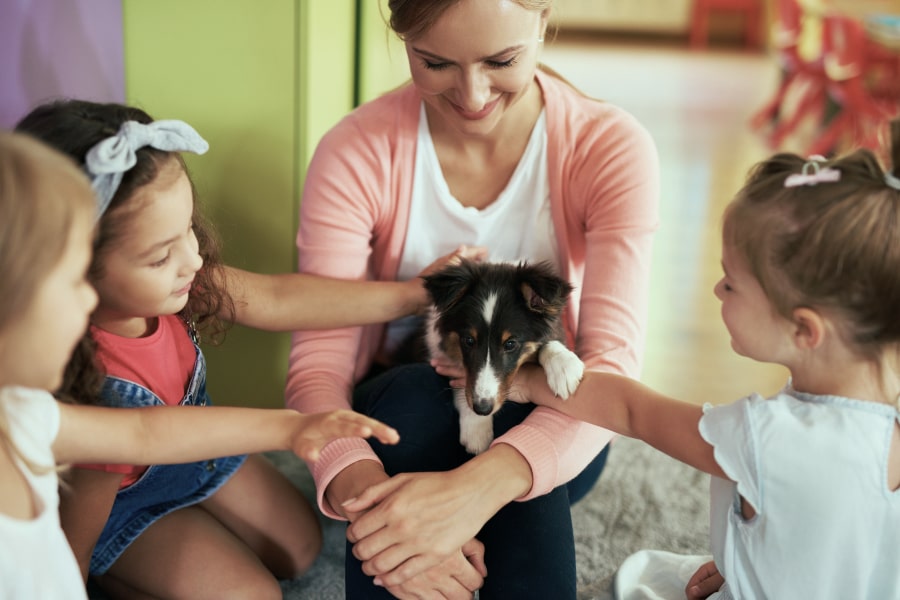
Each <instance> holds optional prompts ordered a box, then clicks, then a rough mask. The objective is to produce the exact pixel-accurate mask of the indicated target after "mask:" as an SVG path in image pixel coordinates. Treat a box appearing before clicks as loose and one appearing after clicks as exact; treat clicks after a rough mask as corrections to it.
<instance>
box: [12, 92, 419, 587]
mask: <svg viewBox="0 0 900 600" xmlns="http://www.w3.org/2000/svg"><path fill="white" fill-rule="evenodd" d="M17 129H18V130H20V131H25V132H28V133H31V134H33V135H35V136H37V137H39V138H41V139H43V140H44V141H46V142H49V143H50V144H51V145H52V146H55V147H56V148H57V149H60V150H63V151H64V152H65V153H67V154H69V155H70V156H71V157H72V158H74V159H75V160H76V161H77V162H78V163H79V164H81V165H83V167H84V169H85V170H86V171H87V173H88V174H89V176H90V177H91V180H92V186H93V188H94V191H95V194H96V196H97V200H98V206H97V219H98V222H97V227H98V234H97V238H96V239H95V241H94V257H93V261H92V263H91V266H90V269H89V271H88V279H89V280H90V282H91V284H93V286H94V287H95V288H96V290H97V293H98V295H99V303H98V305H97V308H96V310H95V311H94V312H93V314H92V315H91V323H90V329H89V332H88V334H87V335H86V336H85V337H84V339H83V340H82V342H81V343H80V344H79V346H78V348H77V349H76V351H75V353H74V355H73V358H72V360H71V362H70V364H69V366H68V368H67V371H66V376H65V379H64V382H63V386H62V389H61V393H63V394H65V395H66V396H68V397H69V398H71V399H73V400H74V401H75V402H78V403H89V404H96V403H99V404H104V405H108V406H117V407H137V406H146V405H178V404H199V405H205V404H207V403H208V398H207V394H206V388H205V362H204V358H203V355H202V353H201V352H200V349H199V346H198V344H197V337H196V336H195V335H194V332H195V327H197V328H202V329H205V330H207V331H210V332H212V333H213V335H215V334H216V333H218V332H220V331H221V330H222V329H223V325H222V320H221V317H224V319H225V320H230V319H231V318H232V317H233V318H234V319H236V320H237V321H238V322H242V323H245V324H249V325H254V326H259V327H266V328H280V329H285V330H290V329H295V328H310V327H313V326H322V322H321V321H322V320H324V321H325V322H326V323H327V322H330V323H331V325H328V326H336V325H337V324H342V325H351V324H359V323H368V322H377V321H380V320H385V319H390V318H394V317H395V316H397V315H399V314H405V313H408V312H410V311H412V310H413V309H417V308H418V307H419V306H420V305H422V304H424V300H425V297H424V295H423V294H422V291H421V289H420V288H421V285H420V282H418V281H412V282H407V283H402V284H364V283H360V282H337V281H330V282H329V281H327V280H324V279H321V278H315V279H313V278H310V277H304V276H302V275H298V274H295V275H292V276H287V277H274V276H270V277H266V276H261V275H254V274H249V273H245V272H240V271H237V270H226V269H224V268H223V267H222V265H221V264H220V262H219V256H218V250H217V247H216V244H215V243H214V240H213V236H212V232H211V229H210V228H209V227H208V226H207V225H206V224H205V223H204V221H203V220H202V219H201V216H200V215H199V213H198V211H197V210H196V208H195V201H194V191H193V186H192V184H191V181H190V179H189V177H188V175H187V172H186V170H185V165H184V162H183V160H182V158H181V156H180V154H179V152H182V151H190V152H196V153H202V152H205V150H206V148H207V144H206V142H205V141H204V140H203V139H202V138H201V137H200V136H199V135H198V134H197V132H196V131H194V130H193V129H192V128H191V127H190V126H189V125H187V124H186V123H183V122H181V121H153V119H152V118H151V117H150V116H149V115H148V114H147V113H145V112H144V111H142V110H139V109H136V108H132V107H128V106H122V105H118V104H97V103H93V102H82V101H65V102H57V103H51V104H47V105H43V106H40V107H38V108H36V109H35V110H33V111H32V112H31V113H30V114H29V115H27V116H26V117H25V118H24V119H23V120H22V121H21V122H20V123H19V125H18V126H17ZM319 284H321V285H319ZM326 284H327V285H326ZM307 304H313V305H315V306H323V305H328V306H329V308H328V309H327V310H325V311H324V312H313V311H311V310H310V309H309V307H308V306H307ZM204 435H205V434H204ZM116 462H117V463H122V462H127V461H116ZM142 464H145V463H132V464H131V465H123V464H115V465H81V467H82V468H76V469H73V470H72V472H71V475H70V478H69V480H68V482H67V489H66V490H65V493H64V494H63V496H62V499H61V507H60V516H61V521H62V526H63V529H64V530H65V532H66V535H67V536H68V539H69V542H70V544H71V545H72V547H73V550H74V551H75V555H76V557H77V558H78V560H79V564H80V566H81V569H82V573H83V575H84V576H85V577H86V576H87V574H88V573H90V574H91V575H94V576H95V577H96V579H97V581H98V583H99V584H100V585H101V586H102V587H103V588H104V589H105V591H106V592H107V593H108V594H110V595H113V596H117V597H135V596H137V595H150V596H166V597H169V596H178V597H188V598H196V597H198V594H199V590H200V589H203V590H206V593H208V594H210V595H211V597H225V596H226V595H228V596H229V597H233V596H234V595H235V594H237V593H238V592H239V591H240V590H248V593H249V594H250V596H252V597H254V598H264V597H268V596H272V597H280V589H279V586H278V584H277V581H276V579H275V578H276V577H279V578H289V577H294V576H297V575H298V574H301V573H303V572H304V571H306V570H307V569H308V568H309V566H310V565H311V564H312V562H313V560H314V559H315V557H316V556H317V555H318V552H319V550H320V547H321V540H322V538H321V530H320V526H319V522H318V517H317V516H316V514H315V513H314V511H313V510H312V508H311V506H310V505H309V503H308V502H307V501H306V499H305V498H304V497H303V496H302V494H301V493H300V492H299V491H298V490H297V489H296V488H295V487H294V486H293V485H292V484H291V483H290V482H289V481H288V480H287V479H286V478H285V477H283V476H282V475H281V474H280V473H279V472H278V471H277V470H276V469H275V468H274V467H272V465H271V464H269V463H268V462H267V461H266V460H265V459H264V458H263V457H260V456H250V457H245V456H231V457H225V458H219V459H217V460H214V461H202V462H195V463H192V464H187V465H178V466H151V467H149V468H148V467H147V466H140V465H142ZM184 553H189V554H190V555H193V556H203V557H204V558H203V560H201V561H187V562H186V561H184V560H183V555H184ZM273 575H274V577H273ZM226 591H227V592H228V594H226V593H225V592H226Z"/></svg>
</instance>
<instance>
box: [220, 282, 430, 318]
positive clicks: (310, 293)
mask: <svg viewBox="0 0 900 600" xmlns="http://www.w3.org/2000/svg"><path fill="white" fill-rule="evenodd" d="M225 280H226V287H227V289H228V291H229V293H230V294H231V296H232V298H233V299H234V309H235V319H234V320H235V322H237V323H240V324H241V325H246V326H247V327H253V328H256V329H264V330H267V331H294V330H303V329H331V328H335V327H351V326H355V325H365V324H368V323H379V322H382V321H390V320H392V319H396V318H399V317H402V316H404V315H409V314H414V313H417V312H419V311H420V310H422V309H423V308H424V307H425V303H426V302H427V300H428V296H427V293H426V292H425V288H423V287H422V281H421V280H420V279H418V278H416V279H410V280H409V281H401V282H396V281H371V282H370V281H350V280H343V279H332V278H329V277H320V276H318V275H310V274H307V273H280V274H277V275H265V274H261V273H251V272H250V271H242V270H240V269H236V268H233V267H226V268H225Z"/></svg>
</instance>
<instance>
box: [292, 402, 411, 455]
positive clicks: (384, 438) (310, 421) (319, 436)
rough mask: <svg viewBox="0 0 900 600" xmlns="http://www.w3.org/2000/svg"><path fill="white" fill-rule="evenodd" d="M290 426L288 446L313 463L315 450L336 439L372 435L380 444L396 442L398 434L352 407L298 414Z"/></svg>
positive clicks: (317, 450)
mask: <svg viewBox="0 0 900 600" xmlns="http://www.w3.org/2000/svg"><path fill="white" fill-rule="evenodd" d="M298 416H299V417H301V420H300V421H299V422H298V424H297V425H295V427H294V431H293V435H292V442H291V448H292V449H293V451H294V453H295V454H296V455H297V456H299V457H300V458H302V459H304V460H308V461H310V462H315V461H316V460H318V458H319V452H321V450H322V448H324V447H325V446H327V445H328V444H329V443H331V442H333V441H334V440H336V439H339V438H345V437H363V438H367V437H372V436H374V437H376V438H378V440H379V441H380V442H382V443H384V444H396V443H397V442H398V441H400V434H399V433H397V431H396V430H395V429H394V428H392V427H389V426H387V425H385V424H384V423H382V422H381V421H376V420H375V419H371V418H369V417H366V416H365V415H362V414H360V413H358V412H355V411H352V410H334V411H330V412H323V413H315V414H300V415H298Z"/></svg>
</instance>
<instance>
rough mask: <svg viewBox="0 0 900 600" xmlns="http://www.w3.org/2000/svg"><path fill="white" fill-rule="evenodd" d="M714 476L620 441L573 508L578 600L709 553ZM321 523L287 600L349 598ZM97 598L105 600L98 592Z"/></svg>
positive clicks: (335, 526) (334, 528) (285, 467)
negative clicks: (676, 559)
mask: <svg viewBox="0 0 900 600" xmlns="http://www.w3.org/2000/svg"><path fill="white" fill-rule="evenodd" d="M268 457H269V458H270V459H271V460H272V462H273V463H274V464H275V465H276V466H278V468H279V469H281V470H282V472H284V473H285V474H286V475H287V476H288V477H289V478H290V479H291V481H293V482H294V483H295V484H296V485H297V486H298V487H299V488H300V489H301V490H303V492H304V494H306V496H307V498H309V499H310V501H311V502H315V496H314V487H313V482H312V478H311V477H310V475H309V471H308V470H307V468H306V465H305V464H303V462H302V461H300V460H299V459H298V458H296V457H295V456H294V455H293V454H291V453H287V452H277V453H270V454H268ZM708 492H709V476H707V475H704V474H702V473H700V472H698V471H695V470H694V469H691V468H690V467H687V466H685V465H683V464H681V463H679V462H678V461H676V460H673V459H671V458H669V457H668V456H666V455H664V454H662V453H660V452H657V451H656V450H654V449H653V448H651V447H649V446H647V445H646V444H644V443H643V442H639V441H636V440H631V439H628V438H619V439H618V440H617V441H616V442H615V443H614V446H613V449H612V452H611V453H610V457H609V461H608V463H607V466H606V469H605V471H604V472H603V475H602V476H601V478H600V481H599V483H598V484H597V485H596V487H595V488H594V489H593V490H592V491H591V492H590V493H589V494H588V495H587V496H586V497H585V498H584V499H583V500H581V502H579V503H578V504H576V505H575V506H574V507H573V508H572V520H573V522H574V528H575V544H576V548H575V551H576V559H577V568H578V600H608V598H609V596H608V594H607V590H608V586H609V582H610V578H611V576H612V575H613V573H614V572H615V570H616V567H617V566H618V565H619V564H620V563H621V562H622V561H623V560H624V559H625V557H626V556H628V555H629V554H631V553H632V552H634V551H636V550H640V549H642V548H655V549H659V550H670V551H672V552H682V553H689V554H705V553H707V550H706V548H707V541H708V535H709V520H708V515H709V494H708ZM321 519H322V526H323V529H324V534H325V545H324V549H323V551H322V554H321V556H319V559H318V560H317V561H316V563H315V564H314V565H313V568H312V569H311V570H310V572H309V573H307V574H306V575H305V576H304V577H302V578H299V579H294V580H290V581H283V582H282V583H281V588H282V591H283V592H284V597H285V599H287V600H301V599H303V600H343V598H344V578H343V570H344V524H343V523H339V522H337V521H333V520H331V519H325V518H324V517H322V518H321ZM91 592H92V593H91V594H90V597H91V598H92V599H94V600H102V599H103V598H104V596H103V595H102V594H100V593H98V592H96V591H95V590H93V587H92V589H91Z"/></svg>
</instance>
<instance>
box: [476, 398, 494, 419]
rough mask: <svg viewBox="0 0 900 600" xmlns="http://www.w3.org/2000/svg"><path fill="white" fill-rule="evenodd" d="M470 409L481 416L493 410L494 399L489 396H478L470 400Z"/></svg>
mask: <svg viewBox="0 0 900 600" xmlns="http://www.w3.org/2000/svg"><path fill="white" fill-rule="evenodd" d="M472 410H473V411H475V414H476V415H481V416H483V417H486V416H488V415H489V414H491V413H492V412H494V401H493V400H492V399H491V398H479V399H475V400H473V401H472Z"/></svg>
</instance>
